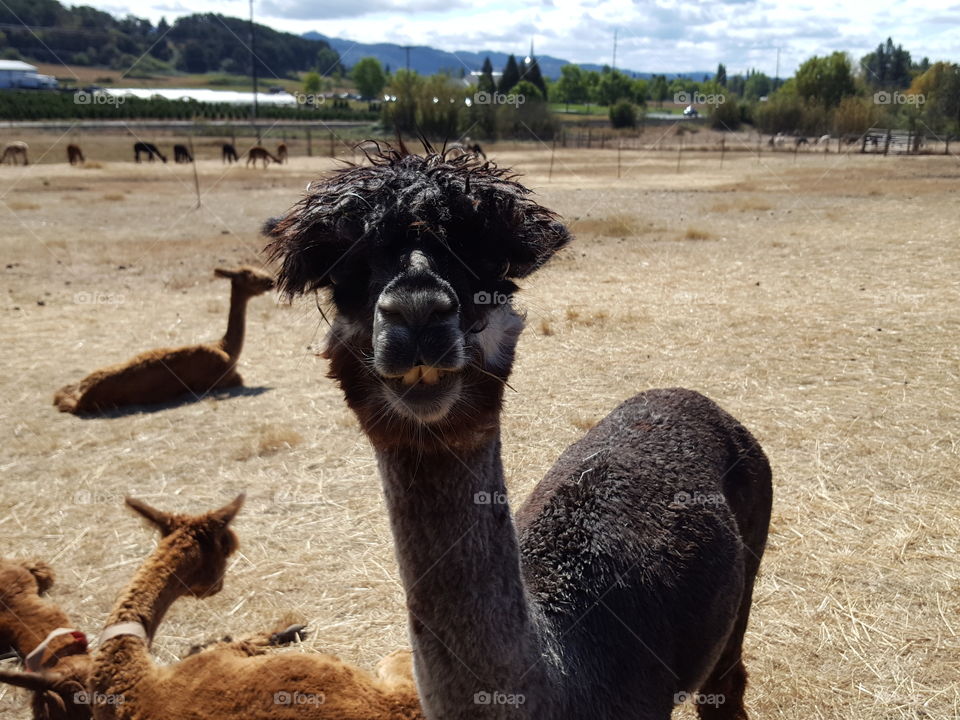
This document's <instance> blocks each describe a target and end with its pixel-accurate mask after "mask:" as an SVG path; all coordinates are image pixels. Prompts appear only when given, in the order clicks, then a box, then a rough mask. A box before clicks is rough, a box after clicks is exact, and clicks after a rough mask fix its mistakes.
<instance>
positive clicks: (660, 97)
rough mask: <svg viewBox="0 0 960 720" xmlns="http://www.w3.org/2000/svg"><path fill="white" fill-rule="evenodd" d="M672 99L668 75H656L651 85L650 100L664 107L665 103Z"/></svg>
mask: <svg viewBox="0 0 960 720" xmlns="http://www.w3.org/2000/svg"><path fill="white" fill-rule="evenodd" d="M668 97H670V86H669V85H667V77H666V75H655V76H654V78H653V83H652V84H651V85H650V99H651V100H653V101H655V102H657V103H659V104H660V107H663V101H664V100H666V99H667V98H668Z"/></svg>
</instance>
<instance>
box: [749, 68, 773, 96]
mask: <svg viewBox="0 0 960 720" xmlns="http://www.w3.org/2000/svg"><path fill="white" fill-rule="evenodd" d="M772 90H773V86H772V83H771V82H770V78H769V77H767V76H766V75H764V74H763V73H762V72H757V71H756V70H751V71H750V72H749V73H747V79H746V81H745V82H744V84H743V96H744V97H745V98H746V99H747V100H759V99H760V98H762V97H767V96H768V95H769V94H770V93H771V91H772Z"/></svg>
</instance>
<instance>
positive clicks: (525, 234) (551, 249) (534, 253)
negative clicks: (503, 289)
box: [506, 206, 571, 279]
mask: <svg viewBox="0 0 960 720" xmlns="http://www.w3.org/2000/svg"><path fill="white" fill-rule="evenodd" d="M537 209H538V210H539V211H540V212H533V214H532V215H531V216H529V217H524V218H518V219H517V220H518V221H519V222H518V223H517V224H516V225H515V226H514V231H513V233H512V234H511V235H510V236H509V238H508V240H507V258H506V260H507V262H509V263H510V265H509V267H508V268H507V269H506V277H508V278H514V279H516V278H524V277H527V276H528V275H530V274H531V273H533V272H534V271H536V270H538V269H540V268H541V267H543V266H544V265H545V264H546V262H547V261H548V260H549V259H550V258H552V257H553V256H554V255H555V254H556V252H557V251H558V250H560V249H561V248H563V247H565V246H566V245H567V244H568V243H569V242H570V240H571V237H570V232H569V231H568V230H567V227H566V226H565V225H564V224H563V223H562V222H560V221H559V220H557V219H556V218H555V217H554V216H553V215H552V214H551V213H549V211H547V210H545V209H544V208H540V207H539V206H538V208H537Z"/></svg>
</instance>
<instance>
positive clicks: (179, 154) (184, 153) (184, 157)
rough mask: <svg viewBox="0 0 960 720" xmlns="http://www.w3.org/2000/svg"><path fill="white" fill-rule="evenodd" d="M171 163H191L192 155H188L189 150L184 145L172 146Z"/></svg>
mask: <svg viewBox="0 0 960 720" xmlns="http://www.w3.org/2000/svg"><path fill="white" fill-rule="evenodd" d="M173 161H174V162H175V163H192V162H193V155H191V154H190V148H188V147H187V146H186V145H174V146H173Z"/></svg>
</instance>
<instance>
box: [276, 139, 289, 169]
mask: <svg viewBox="0 0 960 720" xmlns="http://www.w3.org/2000/svg"><path fill="white" fill-rule="evenodd" d="M277 157H278V158H280V162H281V164H282V163H285V162H286V161H287V144H286V143H280V144H279V145H277Z"/></svg>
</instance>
